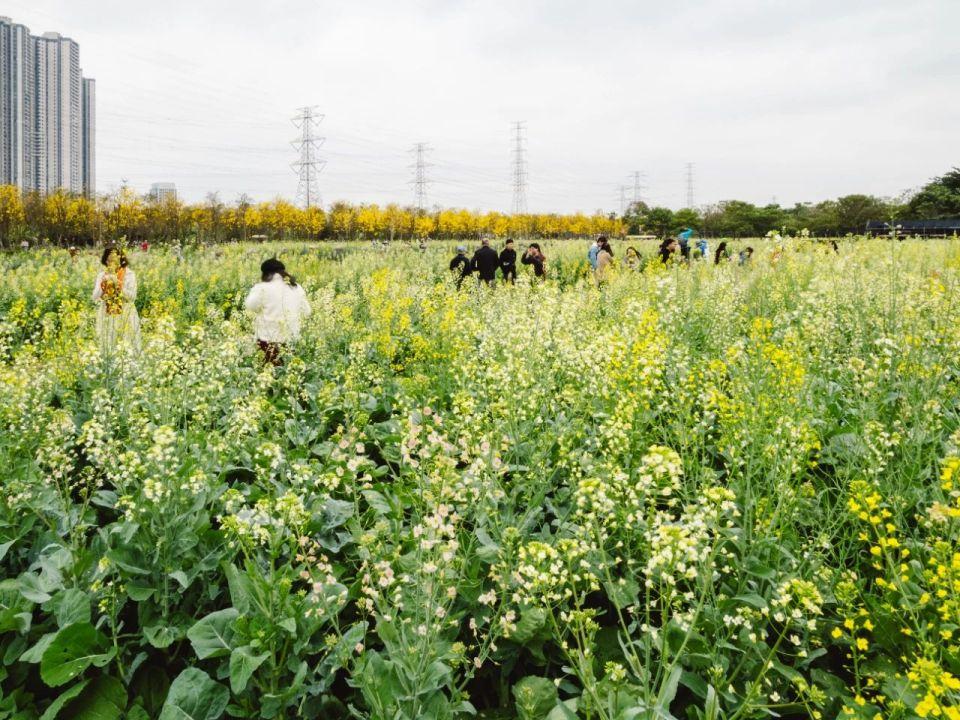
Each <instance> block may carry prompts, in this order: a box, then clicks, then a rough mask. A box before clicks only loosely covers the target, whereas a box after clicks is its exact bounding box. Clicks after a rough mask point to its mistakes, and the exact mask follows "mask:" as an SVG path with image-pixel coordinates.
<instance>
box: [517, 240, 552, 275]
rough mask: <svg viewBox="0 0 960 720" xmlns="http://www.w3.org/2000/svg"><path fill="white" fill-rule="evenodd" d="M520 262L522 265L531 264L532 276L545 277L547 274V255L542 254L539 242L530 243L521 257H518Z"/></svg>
mask: <svg viewBox="0 0 960 720" xmlns="http://www.w3.org/2000/svg"><path fill="white" fill-rule="evenodd" d="M520 262H521V263H523V264H524V265H532V266H533V275H534V277H537V278H545V277H546V276H547V256H546V255H544V254H543V251H542V250H541V249H540V245H539V244H537V243H530V245H529V246H528V247H527V249H526V251H525V252H524V253H523V257H522V258H520Z"/></svg>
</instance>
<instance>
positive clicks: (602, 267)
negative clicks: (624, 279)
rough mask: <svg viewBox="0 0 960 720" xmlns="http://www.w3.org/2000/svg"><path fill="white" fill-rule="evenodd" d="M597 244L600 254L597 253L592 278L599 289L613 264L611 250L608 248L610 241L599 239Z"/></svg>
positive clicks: (603, 238)
mask: <svg viewBox="0 0 960 720" xmlns="http://www.w3.org/2000/svg"><path fill="white" fill-rule="evenodd" d="M597 244H598V245H599V246H600V252H598V253H597V267H596V269H595V270H594V271H593V278H594V280H595V281H596V283H597V287H600V286H601V285H602V284H603V282H604V281H605V280H606V279H607V273H608V272H609V269H610V266H611V265H612V264H613V248H612V247H610V241H609V240H607V238H605V237H601V238H600V239H599V240H598V241H597Z"/></svg>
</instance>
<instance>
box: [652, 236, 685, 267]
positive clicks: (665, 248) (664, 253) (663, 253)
mask: <svg viewBox="0 0 960 720" xmlns="http://www.w3.org/2000/svg"><path fill="white" fill-rule="evenodd" d="M678 250H680V243H678V242H677V241H676V240H674V239H673V238H664V240H663V242H662V243H660V248H659V249H658V250H657V255H658V256H659V258H660V262H662V263H663V264H664V265H666V264H668V263H669V262H670V258H672V257H673V256H674V255H675V254H676V253H677V251H678Z"/></svg>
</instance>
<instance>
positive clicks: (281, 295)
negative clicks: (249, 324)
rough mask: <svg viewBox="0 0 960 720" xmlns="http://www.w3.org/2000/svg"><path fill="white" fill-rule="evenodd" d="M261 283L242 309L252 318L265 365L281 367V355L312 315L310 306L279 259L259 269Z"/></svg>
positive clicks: (302, 291)
mask: <svg viewBox="0 0 960 720" xmlns="http://www.w3.org/2000/svg"><path fill="white" fill-rule="evenodd" d="M260 273H261V278H260V282H258V283H257V284H256V285H254V286H253V289H252V290H250V294H249V295H247V299H246V302H244V304H243V306H244V308H246V310H247V312H249V313H250V314H251V315H253V329H254V333H255V334H256V338H257V345H258V346H259V348H260V351H261V352H262V353H263V359H264V362H268V363H270V364H271V365H282V364H283V360H282V358H281V351H282V350H283V348H284V346H285V345H286V344H287V343H290V342H293V341H294V340H297V339H298V338H299V337H300V323H301V321H302V320H303V318H305V317H307V316H308V315H310V303H309V301H308V300H307V294H306V292H304V290H303V287H301V286H300V285H298V284H297V281H296V280H294V279H293V277H292V276H291V275H289V274H288V273H287V269H286V268H285V267H284V265H283V263H282V262H280V261H279V260H277V259H276V258H270V259H269V260H265V261H264V262H263V264H262V265H260Z"/></svg>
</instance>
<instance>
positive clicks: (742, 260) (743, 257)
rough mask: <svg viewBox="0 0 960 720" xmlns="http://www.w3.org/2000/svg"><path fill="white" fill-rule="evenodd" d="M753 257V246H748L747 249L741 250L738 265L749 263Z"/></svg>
mask: <svg viewBox="0 0 960 720" xmlns="http://www.w3.org/2000/svg"><path fill="white" fill-rule="evenodd" d="M752 257H753V248H752V247H748V248H747V249H746V250H741V251H740V253H739V255H738V256H737V264H738V265H747V264H749V262H750V258H752Z"/></svg>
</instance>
